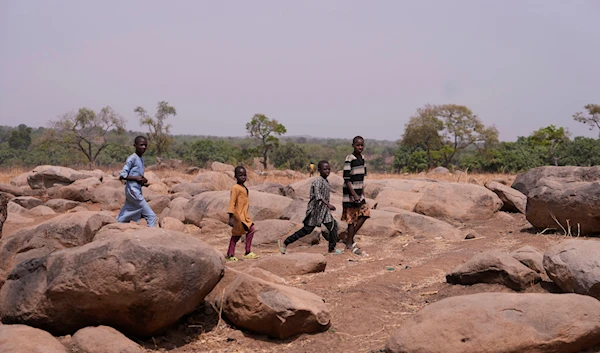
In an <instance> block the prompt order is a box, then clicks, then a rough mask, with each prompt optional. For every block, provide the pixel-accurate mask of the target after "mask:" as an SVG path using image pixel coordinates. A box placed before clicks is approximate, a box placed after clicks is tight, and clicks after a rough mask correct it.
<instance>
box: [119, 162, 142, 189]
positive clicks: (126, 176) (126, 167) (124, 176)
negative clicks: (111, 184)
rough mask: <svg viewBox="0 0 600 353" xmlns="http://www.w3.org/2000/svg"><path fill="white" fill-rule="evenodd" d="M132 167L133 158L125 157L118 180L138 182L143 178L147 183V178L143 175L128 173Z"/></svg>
mask: <svg viewBox="0 0 600 353" xmlns="http://www.w3.org/2000/svg"><path fill="white" fill-rule="evenodd" d="M132 167H133V159H132V158H127V160H126V161H125V165H124V166H123V170H121V174H119V180H127V181H137V182H140V183H143V181H144V180H145V181H146V183H147V182H148V180H146V178H144V176H143V175H129V172H131V168H132Z"/></svg>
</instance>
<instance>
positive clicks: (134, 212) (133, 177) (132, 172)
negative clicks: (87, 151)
mask: <svg viewBox="0 0 600 353" xmlns="http://www.w3.org/2000/svg"><path fill="white" fill-rule="evenodd" d="M133 146H135V153H134V154H132V155H131V156H129V157H127V160H126V161H125V165H124V166H123V170H122V171H121V174H120V175H119V180H126V184H125V204H124V205H123V208H121V212H119V215H118V216H117V221H119V222H121V223H128V222H129V221H134V222H139V221H140V219H141V218H144V219H145V220H146V223H148V227H156V221H157V217H156V214H155V213H154V211H152V208H150V205H148V202H146V200H145V199H144V196H142V186H145V185H147V184H148V179H146V178H145V177H144V158H143V157H142V156H143V155H144V152H146V149H147V148H148V140H146V138H145V137H144V136H138V137H136V138H135V140H134V143H133Z"/></svg>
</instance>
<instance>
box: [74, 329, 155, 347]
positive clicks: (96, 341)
mask: <svg viewBox="0 0 600 353" xmlns="http://www.w3.org/2000/svg"><path fill="white" fill-rule="evenodd" d="M71 347H72V349H73V350H74V351H75V352H78V353H144V351H145V350H144V349H143V348H142V347H141V346H140V345H139V344H137V343H135V342H133V341H132V340H130V339H129V338H127V337H126V336H125V335H123V334H122V333H121V332H119V331H117V330H115V329H114V328H112V327H108V326H97V327H86V328H82V329H81V330H79V331H77V332H75V334H74V335H73V339H72V340H71Z"/></svg>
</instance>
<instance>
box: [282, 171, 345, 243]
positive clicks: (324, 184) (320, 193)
mask: <svg viewBox="0 0 600 353" xmlns="http://www.w3.org/2000/svg"><path fill="white" fill-rule="evenodd" d="M317 168H318V170H319V174H320V177H317V178H316V179H315V180H314V181H313V182H312V184H311V187H310V199H309V200H308V206H307V207H306V217H305V218H304V222H303V223H304V227H302V228H301V229H300V230H298V231H297V232H295V233H294V234H292V235H290V236H289V237H288V238H287V239H285V241H284V242H283V244H282V243H281V240H279V241H278V242H277V244H278V245H279V251H280V252H281V253H282V254H285V252H286V248H287V246H288V245H290V244H292V243H293V242H295V241H296V240H298V239H300V238H302V237H304V236H306V235H308V234H310V233H311V232H312V231H313V230H314V229H315V227H318V226H320V225H321V224H323V225H325V227H326V228H327V230H328V231H329V249H328V251H329V252H330V253H334V252H335V244H336V243H337V239H338V236H337V222H336V221H335V219H333V217H332V216H331V211H335V206H334V205H332V204H330V203H329V193H330V192H331V187H330V186H329V182H328V181H327V177H328V176H329V173H330V172H331V167H330V166H329V162H327V161H319V163H318V164H317ZM336 253H340V252H339V251H338V252H336Z"/></svg>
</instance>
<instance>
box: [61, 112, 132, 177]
mask: <svg viewBox="0 0 600 353" xmlns="http://www.w3.org/2000/svg"><path fill="white" fill-rule="evenodd" d="M50 125H51V126H52V127H53V128H54V129H55V131H54V132H55V133H56V134H57V136H55V137H56V138H58V139H59V141H61V142H62V143H63V144H65V145H67V146H69V147H71V148H73V149H75V150H77V151H80V152H81V153H83V154H84V155H85V157H86V159H87V160H88V162H89V166H90V168H93V167H94V166H95V164H96V158H98V155H99V154H100V152H102V151H103V150H104V149H105V148H106V147H107V146H108V145H109V142H108V141H107V139H106V134H107V133H108V132H109V131H115V132H116V133H117V134H121V133H123V132H124V130H125V120H124V119H123V118H122V117H121V116H120V115H119V114H118V113H117V112H115V111H114V110H113V109H112V108H111V107H109V106H106V107H104V108H102V110H100V113H98V114H96V113H95V112H94V111H93V110H91V109H88V108H85V107H84V108H81V109H79V111H78V112H77V114H74V113H72V112H71V113H66V114H64V115H62V116H61V117H60V118H59V119H58V120H55V121H51V122H50Z"/></svg>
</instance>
